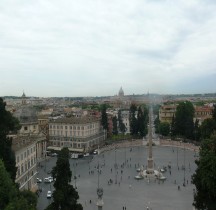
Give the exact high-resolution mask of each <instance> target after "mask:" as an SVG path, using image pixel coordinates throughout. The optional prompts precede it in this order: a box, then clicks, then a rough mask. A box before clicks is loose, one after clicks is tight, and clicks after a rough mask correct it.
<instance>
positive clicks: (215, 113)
mask: <svg viewBox="0 0 216 210" xmlns="http://www.w3.org/2000/svg"><path fill="white" fill-rule="evenodd" d="M212 118H213V120H214V121H215V122H216V104H214V109H213V111H212Z"/></svg>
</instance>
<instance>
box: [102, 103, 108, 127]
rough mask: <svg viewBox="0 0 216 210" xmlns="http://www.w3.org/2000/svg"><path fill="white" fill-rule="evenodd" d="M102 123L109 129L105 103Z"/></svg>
mask: <svg viewBox="0 0 216 210" xmlns="http://www.w3.org/2000/svg"><path fill="white" fill-rule="evenodd" d="M101 124H102V126H103V129H105V130H108V118H107V113H106V104H103V105H102V107H101Z"/></svg>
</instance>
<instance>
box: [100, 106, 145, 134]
mask: <svg viewBox="0 0 216 210" xmlns="http://www.w3.org/2000/svg"><path fill="white" fill-rule="evenodd" d="M106 108H107V107H106V105H103V106H102V109H101V124H102V126H103V128H104V129H105V130H108V117H107V113H106ZM129 123H130V134H131V135H132V136H140V137H143V136H145V135H146V134H147V133H148V127H147V124H148V109H147V107H146V106H145V105H143V106H139V107H137V106H136V105H135V104H132V105H131V106H130V110H129ZM112 124H113V135H118V134H119V133H121V134H124V133H125V132H126V126H125V124H124V123H123V120H122V111H121V110H119V111H118V116H114V117H113V118H112Z"/></svg>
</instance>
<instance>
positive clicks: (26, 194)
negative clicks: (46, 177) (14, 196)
mask: <svg viewBox="0 0 216 210" xmlns="http://www.w3.org/2000/svg"><path fill="white" fill-rule="evenodd" d="M20 194H21V196H22V197H23V198H25V200H26V201H27V203H28V206H32V207H34V208H35V209H36V208H37V196H36V194H35V193H33V192H31V191H29V190H23V191H21V192H20Z"/></svg>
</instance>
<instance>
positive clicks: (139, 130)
mask: <svg viewBox="0 0 216 210" xmlns="http://www.w3.org/2000/svg"><path fill="white" fill-rule="evenodd" d="M136 113H137V116H136ZM129 120H130V133H131V135H133V136H136V135H139V136H141V137H143V136H145V135H146V134H147V133H148V128H147V124H148V109H147V107H146V106H144V105H143V106H139V108H138V110H137V107H136V105H135V104H132V105H131V107H130V117H129Z"/></svg>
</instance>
